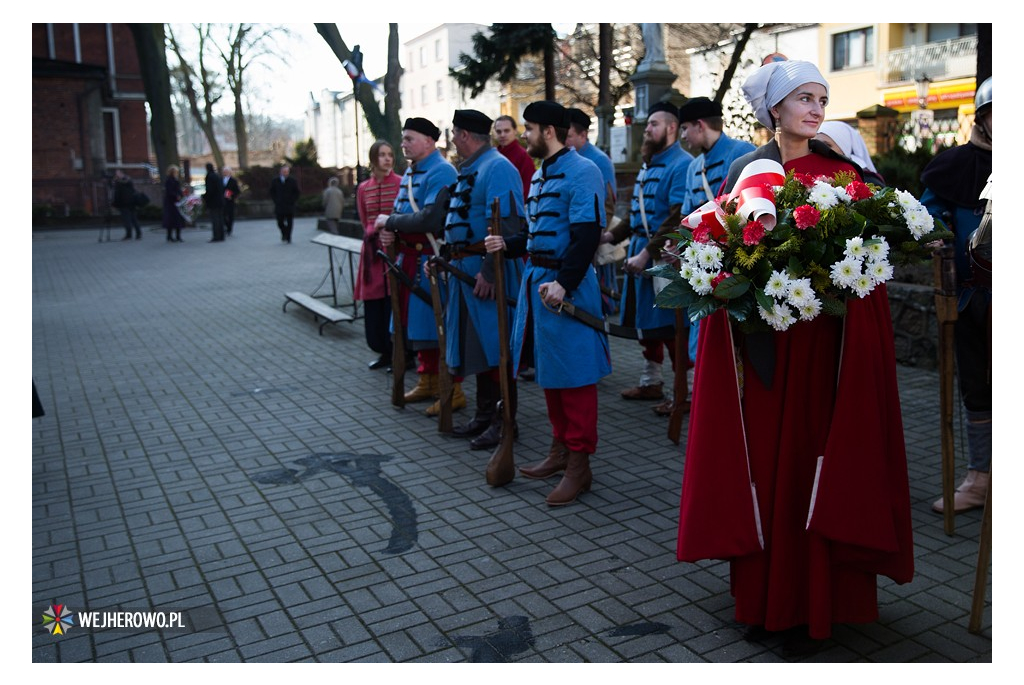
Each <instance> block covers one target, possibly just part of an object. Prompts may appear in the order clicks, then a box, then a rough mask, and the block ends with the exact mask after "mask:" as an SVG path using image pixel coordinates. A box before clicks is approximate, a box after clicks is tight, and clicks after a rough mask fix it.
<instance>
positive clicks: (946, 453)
mask: <svg viewBox="0 0 1024 685" xmlns="http://www.w3.org/2000/svg"><path fill="white" fill-rule="evenodd" d="M932 263H933V266H934V270H935V315H936V318H937V319H938V324H939V421H940V435H941V439H942V514H943V529H944V530H945V532H946V535H952V534H953V531H954V529H955V525H954V520H955V518H956V511H954V508H953V491H954V489H955V485H954V478H955V477H956V461H955V459H956V451H955V449H954V441H953V402H954V400H955V395H954V393H953V374H954V366H953V341H954V329H955V327H956V319H957V309H956V262H955V260H954V257H953V247H952V246H951V245H944V246H942V247H940V248H938V249H936V250H935V253H934V256H933V257H932Z"/></svg>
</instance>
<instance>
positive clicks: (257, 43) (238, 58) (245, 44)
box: [214, 24, 289, 169]
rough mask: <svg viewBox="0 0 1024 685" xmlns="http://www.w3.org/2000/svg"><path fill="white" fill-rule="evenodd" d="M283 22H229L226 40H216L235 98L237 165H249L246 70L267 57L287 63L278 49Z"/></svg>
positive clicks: (283, 29)
mask: <svg viewBox="0 0 1024 685" xmlns="http://www.w3.org/2000/svg"><path fill="white" fill-rule="evenodd" d="M288 33H289V32H288V29H287V28H285V27H283V26H268V27H261V26H259V25H257V24H228V26H227V37H226V39H225V40H224V41H223V42H220V41H215V42H214V47H215V48H216V50H217V52H218V54H219V55H220V59H221V61H222V62H223V63H224V70H225V71H224V78H225V80H226V81H227V87H228V90H229V91H231V95H232V98H233V99H234V115H233V120H234V125H235V141H236V143H237V145H238V166H240V167H241V168H243V169H245V168H247V167H248V166H249V135H248V133H247V123H246V117H245V109H244V107H243V99H244V97H243V96H244V92H245V86H246V78H245V77H246V74H247V72H248V70H249V69H250V67H252V66H253V65H254V64H255V63H257V62H258V61H260V60H266V59H267V58H275V59H279V60H281V61H282V62H284V63H285V64H287V60H286V59H285V58H284V57H283V54H284V53H283V51H280V50H276V49H275V48H276V47H277V45H276V41H275V39H276V38H277V37H278V36H287V35H288Z"/></svg>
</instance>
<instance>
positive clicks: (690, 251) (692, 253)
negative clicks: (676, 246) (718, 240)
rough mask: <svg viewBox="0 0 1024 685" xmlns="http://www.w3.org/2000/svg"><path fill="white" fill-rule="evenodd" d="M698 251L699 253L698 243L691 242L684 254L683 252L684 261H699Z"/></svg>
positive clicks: (692, 262)
mask: <svg viewBox="0 0 1024 685" xmlns="http://www.w3.org/2000/svg"><path fill="white" fill-rule="evenodd" d="M698 253H699V250H698V249H697V244H696V243H690V244H689V245H687V246H686V249H685V250H683V254H682V258H683V261H685V262H689V263H690V264H696V263H697V254H698Z"/></svg>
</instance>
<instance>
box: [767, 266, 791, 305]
mask: <svg viewBox="0 0 1024 685" xmlns="http://www.w3.org/2000/svg"><path fill="white" fill-rule="evenodd" d="M788 292H789V278H788V277H787V276H786V274H785V273H783V272H782V271H773V272H772V275H771V277H770V278H769V279H768V282H767V283H766V284H765V286H764V294H765V295H770V296H771V297H780V298H781V297H785V296H786V293H788Z"/></svg>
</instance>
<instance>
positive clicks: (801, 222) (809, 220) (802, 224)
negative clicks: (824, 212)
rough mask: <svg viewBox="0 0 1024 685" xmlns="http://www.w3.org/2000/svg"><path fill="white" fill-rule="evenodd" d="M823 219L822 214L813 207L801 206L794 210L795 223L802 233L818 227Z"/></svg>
mask: <svg viewBox="0 0 1024 685" xmlns="http://www.w3.org/2000/svg"><path fill="white" fill-rule="evenodd" d="M820 219H821V212H819V211H818V210H817V209H815V208H814V207H812V206H811V205H800V206H799V207H797V208H796V209H794V210H793V221H795V222H796V227H797V228H799V229H800V230H801V231H802V230H804V229H807V228H811V227H812V226H817V225H818V221H819V220H820Z"/></svg>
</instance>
